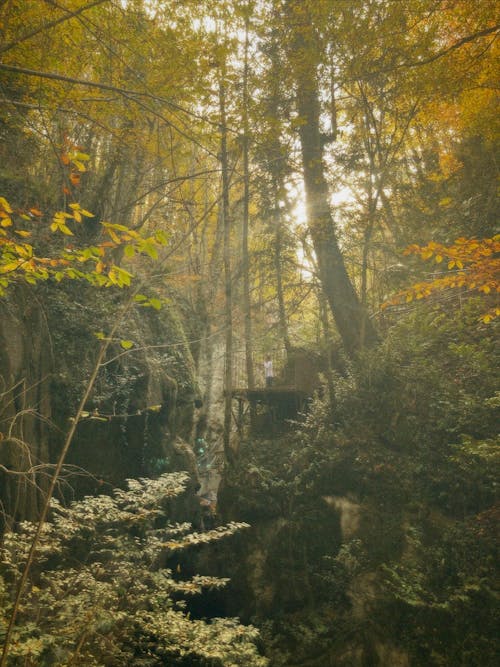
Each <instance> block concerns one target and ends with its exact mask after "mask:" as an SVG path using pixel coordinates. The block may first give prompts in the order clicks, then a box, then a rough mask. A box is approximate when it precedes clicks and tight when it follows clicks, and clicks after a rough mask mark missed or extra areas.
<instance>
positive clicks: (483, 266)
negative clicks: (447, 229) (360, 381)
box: [382, 235, 500, 323]
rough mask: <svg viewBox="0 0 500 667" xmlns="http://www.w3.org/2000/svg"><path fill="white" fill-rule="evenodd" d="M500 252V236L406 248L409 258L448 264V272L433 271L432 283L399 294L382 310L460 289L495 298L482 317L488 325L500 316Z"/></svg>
mask: <svg viewBox="0 0 500 667" xmlns="http://www.w3.org/2000/svg"><path fill="white" fill-rule="evenodd" d="M499 252H500V235H497V236H494V237H493V238H487V239H475V238H471V239H467V238H464V237H461V238H458V239H456V241H455V243H453V244H452V245H450V246H445V245H443V244H442V243H436V242H434V241H430V242H429V243H428V244H427V245H425V246H420V245H417V244H412V245H410V246H408V248H406V250H405V252H404V254H405V255H417V256H418V257H420V258H421V259H423V260H433V261H434V262H435V263H436V264H438V265H443V264H446V269H445V270H444V271H435V272H433V277H432V279H430V280H425V281H422V282H418V283H415V284H413V285H412V286H411V287H409V288H408V289H405V290H402V291H401V292H398V293H397V294H395V295H394V296H393V297H392V298H391V299H390V300H389V301H386V302H385V303H384V304H383V305H382V308H387V307H388V306H390V305H397V304H400V303H404V302H406V303H409V302H411V301H413V300H414V299H423V298H425V297H428V296H431V295H432V294H435V293H436V292H440V291H443V290H446V289H450V288H459V289H462V290H464V291H467V292H471V291H476V292H479V293H481V294H482V295H484V296H488V297H489V298H490V299H495V301H496V304H494V305H492V306H491V307H490V308H489V310H488V311H487V312H485V313H484V314H483V315H482V317H481V319H482V321H483V322H485V323H488V322H490V321H491V320H493V319H494V318H495V317H498V316H499V315H500V305H499V304H498V296H497V295H498V293H499V292H500V281H499V274H500V258H499Z"/></svg>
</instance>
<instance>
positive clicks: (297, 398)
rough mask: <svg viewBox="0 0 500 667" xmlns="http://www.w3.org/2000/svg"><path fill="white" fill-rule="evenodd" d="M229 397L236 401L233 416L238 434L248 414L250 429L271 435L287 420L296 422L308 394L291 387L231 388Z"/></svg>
mask: <svg viewBox="0 0 500 667" xmlns="http://www.w3.org/2000/svg"><path fill="white" fill-rule="evenodd" d="M232 397H233V399H234V400H235V401H236V402H237V411H236V413H235V412H234V410H233V417H234V420H235V422H236V427H237V429H238V432H239V433H241V432H242V430H243V425H244V423H245V419H246V416H247V414H248V413H249V412H252V414H253V417H254V418H253V421H252V424H251V426H252V430H256V431H259V432H260V431H265V430H267V429H269V430H270V431H271V432H272V433H274V432H275V431H276V430H278V429H279V428H280V427H282V426H283V425H284V424H285V423H286V422H287V420H291V419H298V418H299V416H300V414H301V413H303V412H304V411H305V409H306V405H307V399H308V394H307V393H306V392H304V391H300V390H297V389H295V387H265V388H264V387H262V388H257V389H248V388H240V389H233V391H232Z"/></svg>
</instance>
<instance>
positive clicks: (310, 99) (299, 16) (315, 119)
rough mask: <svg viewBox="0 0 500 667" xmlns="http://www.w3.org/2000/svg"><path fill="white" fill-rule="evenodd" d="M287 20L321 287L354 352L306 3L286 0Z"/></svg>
mask: <svg viewBox="0 0 500 667" xmlns="http://www.w3.org/2000/svg"><path fill="white" fill-rule="evenodd" d="M288 11H289V12H290V24H291V27H292V30H293V31H294V39H293V40H292V50H291V51H290V60H291V62H292V66H293V74H294V78H295V85H296V101H297V110H298V113H299V116H300V121H301V122H300V127H299V135H300V144H301V149H302V162H303V171H304V187H305V193H306V208H307V219H308V226H309V230H310V232H311V238H312V240H313V245H314V251H315V253H316V257H317V260H318V270H319V278H320V281H321V285H322V287H323V290H324V293H325V296H326V298H327V300H328V303H329V306H330V308H331V311H332V313H333V317H334V319H335V323H336V325H337V328H338V330H339V333H340V336H341V338H342V341H343V343H344V347H345V349H346V351H347V352H348V353H349V354H350V355H353V354H355V353H356V352H357V351H358V350H359V349H360V347H361V345H362V340H361V335H362V329H363V321H364V312H363V310H364V309H363V307H362V304H361V303H360V301H359V299H358V295H357V294H356V291H355V289H354V286H353V284H352V282H351V280H350V278H349V275H348V274H347V270H346V267H345V263H344V258H343V256H342V253H341V251H340V248H339V244H338V239H337V233H336V229H335V224H334V221H333V217H332V214H331V210H330V203H329V192H328V185H327V182H326V178H325V167H324V163H323V138H322V135H321V131H320V103H319V94H318V80H317V63H318V54H317V48H318V47H317V44H316V39H315V34H314V30H313V28H312V26H311V21H310V17H309V15H308V12H307V7H306V6H304V5H303V3H302V2H301V1H299V0H289V2H288ZM365 324H366V326H365V335H364V338H365V343H366V344H367V345H370V344H371V343H373V342H375V341H376V340H377V335H376V332H375V329H374V327H373V325H372V323H371V322H370V321H369V320H368V319H367V320H366V321H365Z"/></svg>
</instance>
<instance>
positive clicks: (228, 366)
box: [219, 67, 235, 463]
mask: <svg viewBox="0 0 500 667" xmlns="http://www.w3.org/2000/svg"><path fill="white" fill-rule="evenodd" d="M224 77H225V67H222V70H221V74H220V81H219V112H220V133H221V142H220V153H221V158H220V159H221V172H222V202H221V206H222V218H223V226H224V287H225V290H224V291H225V311H224V312H225V315H224V326H225V359H224V434H223V442H224V455H225V459H226V462H228V463H231V462H232V461H233V460H234V454H235V453H234V452H233V450H232V448H231V408H232V400H233V398H232V390H233V289H232V274H231V219H230V213H229V169H228V156H227V123H226V88H225V81H224Z"/></svg>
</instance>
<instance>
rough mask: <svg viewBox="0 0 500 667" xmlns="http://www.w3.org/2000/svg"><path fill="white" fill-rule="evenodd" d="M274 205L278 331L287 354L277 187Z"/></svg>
mask: <svg viewBox="0 0 500 667" xmlns="http://www.w3.org/2000/svg"><path fill="white" fill-rule="evenodd" d="M274 205H275V211H276V212H275V227H274V268H275V271H276V296H277V297H278V317H279V325H280V333H281V337H282V339H283V344H284V346H285V350H286V351H287V354H288V353H289V352H290V351H291V349H292V344H291V343H290V336H289V334H288V321H287V316H286V305H285V293H284V289H283V271H282V265H283V262H282V252H281V250H282V245H283V244H282V225H283V221H282V219H281V211H280V210H279V198H278V188H277V187H275V188H274Z"/></svg>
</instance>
